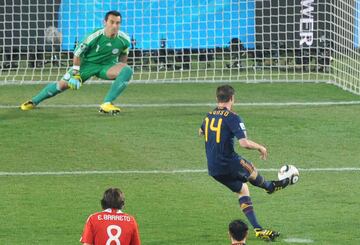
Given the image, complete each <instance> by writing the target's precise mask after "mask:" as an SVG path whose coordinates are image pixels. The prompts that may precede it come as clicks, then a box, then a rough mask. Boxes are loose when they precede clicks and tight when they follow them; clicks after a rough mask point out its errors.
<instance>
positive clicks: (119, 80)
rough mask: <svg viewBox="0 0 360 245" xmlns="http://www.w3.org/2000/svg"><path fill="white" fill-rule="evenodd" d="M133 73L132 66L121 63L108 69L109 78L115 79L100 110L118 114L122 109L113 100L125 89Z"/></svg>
mask: <svg viewBox="0 0 360 245" xmlns="http://www.w3.org/2000/svg"><path fill="white" fill-rule="evenodd" d="M132 74H133V71H132V69H131V68H130V66H128V65H126V64H125V63H120V64H116V65H114V66H112V67H111V68H110V69H108V70H107V71H106V77H107V79H110V80H114V82H113V83H112V85H111V87H110V89H109V91H108V93H107V94H106V96H105V99H104V102H103V103H102V104H101V105H100V110H99V112H101V113H106V114H107V113H109V114H112V115H116V114H118V113H120V111H121V109H120V108H119V107H117V106H115V105H114V104H113V101H114V100H115V99H116V98H117V97H118V96H119V95H120V94H121V93H122V92H123V91H124V90H125V88H126V87H127V85H128V83H129V81H130V79H131V76H132Z"/></svg>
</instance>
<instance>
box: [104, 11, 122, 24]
mask: <svg viewBox="0 0 360 245" xmlns="http://www.w3.org/2000/svg"><path fill="white" fill-rule="evenodd" d="M110 15H114V16H120V22H121V21H122V16H121V14H120V12H119V11H116V10H111V11H109V12H107V13H106V14H105V21H107V20H108V18H109V16H110Z"/></svg>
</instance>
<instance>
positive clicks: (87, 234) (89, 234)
mask: <svg viewBox="0 0 360 245" xmlns="http://www.w3.org/2000/svg"><path fill="white" fill-rule="evenodd" d="M80 242H81V243H89V244H94V232H93V225H92V223H91V216H90V217H89V218H88V220H87V221H86V224H85V227H84V231H83V234H82V236H81V238H80Z"/></svg>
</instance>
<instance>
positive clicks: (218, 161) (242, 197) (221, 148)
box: [199, 85, 289, 241]
mask: <svg viewBox="0 0 360 245" xmlns="http://www.w3.org/2000/svg"><path fill="white" fill-rule="evenodd" d="M234 95H235V91H234V89H233V88H232V87H231V86H229V85H223V86H220V87H218V88H217V90H216V98H217V107H216V108H215V109H214V110H212V111H210V112H209V113H208V114H207V115H206V117H205V119H204V121H203V123H202V125H201V128H200V129H199V133H200V135H204V138H205V149H206V157H207V162H208V170H209V175H210V176H212V177H213V178H214V179H215V180H216V181H218V182H219V183H221V184H223V185H225V186H226V187H227V188H229V189H230V190H231V191H233V192H235V193H237V195H238V198H239V204H240V208H241V209H242V211H243V212H244V214H245V215H246V217H247V219H248V220H249V222H250V223H251V225H252V226H253V227H254V231H255V235H256V236H257V237H259V238H261V239H264V240H268V241H272V240H274V239H275V238H276V237H278V236H279V233H278V232H276V231H273V230H269V229H264V228H263V227H262V226H261V225H260V224H259V222H258V221H257V219H256V215H255V210H254V208H253V203H252V201H251V198H250V192H249V187H248V185H247V183H246V182H250V183H251V184H252V185H254V186H257V187H260V188H262V189H264V190H266V191H267V192H268V193H269V194H272V193H274V192H275V191H277V190H280V189H282V188H285V187H286V186H287V185H288V184H289V179H284V180H282V181H267V180H265V178H264V177H263V176H261V175H260V174H259V173H258V171H257V169H256V168H255V166H254V165H253V164H252V163H251V162H249V161H248V160H246V159H245V158H243V157H242V156H239V155H238V154H237V153H236V152H235V150H234V137H236V138H237V139H238V143H239V144H240V146H241V147H243V148H245V149H253V150H257V151H259V153H260V156H261V158H262V159H264V160H265V159H266V157H267V149H266V148H265V147H264V146H263V145H260V144H258V143H256V142H254V141H252V140H250V139H248V138H247V134H246V129H245V124H244V122H243V121H242V120H241V118H240V117H239V116H238V115H237V114H236V113H234V112H233V111H232V107H233V105H234V101H235V96H234Z"/></svg>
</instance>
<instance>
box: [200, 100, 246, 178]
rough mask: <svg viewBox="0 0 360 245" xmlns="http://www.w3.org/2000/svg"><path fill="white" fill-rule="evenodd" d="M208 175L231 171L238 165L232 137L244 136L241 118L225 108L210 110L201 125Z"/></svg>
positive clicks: (239, 137)
mask: <svg viewBox="0 0 360 245" xmlns="http://www.w3.org/2000/svg"><path fill="white" fill-rule="evenodd" d="M201 130H202V132H203V133H204V138H205V149H206V157H207V162H208V170H209V175H211V176H216V175H223V174H229V173H231V172H232V171H233V170H234V169H236V167H238V165H239V160H240V156H239V155H238V154H237V153H236V152H235V150H234V137H236V138H237V139H242V138H246V129H245V125H244V123H243V122H242V120H241V118H240V117H239V116H238V115H237V114H235V113H234V112H232V111H229V110H228V109H227V108H223V107H217V108H215V109H214V110H213V111H210V112H209V113H208V114H207V115H206V117H205V119H204V121H203V123H202V125H201Z"/></svg>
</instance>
